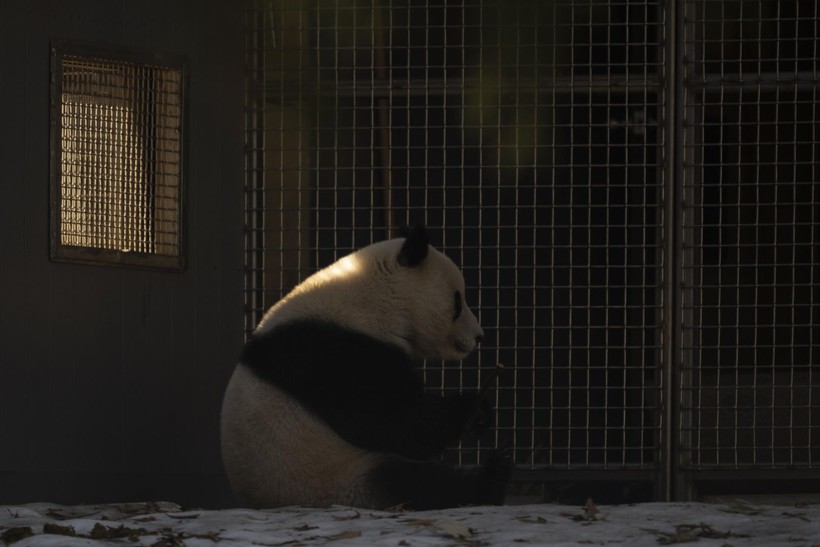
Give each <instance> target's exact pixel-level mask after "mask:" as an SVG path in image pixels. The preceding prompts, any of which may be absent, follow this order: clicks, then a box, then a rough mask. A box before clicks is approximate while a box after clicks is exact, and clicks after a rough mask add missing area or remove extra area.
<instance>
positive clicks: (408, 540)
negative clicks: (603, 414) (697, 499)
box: [0, 500, 820, 547]
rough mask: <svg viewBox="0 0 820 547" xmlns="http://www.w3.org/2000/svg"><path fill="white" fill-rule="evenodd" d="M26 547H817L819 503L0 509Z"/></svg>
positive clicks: (6, 531)
mask: <svg viewBox="0 0 820 547" xmlns="http://www.w3.org/2000/svg"><path fill="white" fill-rule="evenodd" d="M2 541H4V542H6V543H7V544H14V545H15V547H23V546H28V545H54V546H61V547H62V546H66V547H71V546H78V545H94V546H98V545H152V546H156V547H164V546H167V547H171V546H181V545H185V546H209V547H210V546H216V545H218V546H219V547H225V546H235V545H264V546H278V545H292V546H297V545H305V546H312V545H330V546H339V547H341V546H345V545H361V546H365V545H390V546H414V545H418V546H424V545H458V546H464V545H466V546H470V545H503V546H507V545H550V546H554V547H557V546H567V545H573V546H578V545H618V546H644V545H646V546H649V545H651V546H653V547H654V546H657V545H673V544H677V543H690V542H695V541H697V542H698V544H699V545H703V546H708V545H714V546H759V547H777V546H789V547H820V505H800V504H798V505H793V506H767V505H753V504H751V503H749V502H745V501H743V500H736V501H732V502H730V503H728V504H722V505H720V504H703V503H644V504H637V505H612V506H597V507H596V506H595V504H594V503H592V502H588V503H587V505H586V507H570V506H561V505H519V506H506V507H469V508H461V509H449V510H442V511H422V512H385V511H369V510H362V509H351V508H347V507H331V508H327V509H309V508H302V507H288V508H284V509H277V510H265V511H255V510H248V509H229V510H220V511H211V510H186V511H183V510H182V509H181V508H180V507H179V506H177V505H175V504H172V503H165V502H161V503H129V504H115V505H81V506H62V505H54V504H48V503H36V504H28V505H21V506H0V542H2Z"/></svg>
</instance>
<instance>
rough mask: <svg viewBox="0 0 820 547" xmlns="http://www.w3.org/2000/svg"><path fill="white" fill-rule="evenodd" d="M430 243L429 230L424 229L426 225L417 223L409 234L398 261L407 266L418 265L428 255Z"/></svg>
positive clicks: (397, 258)
mask: <svg viewBox="0 0 820 547" xmlns="http://www.w3.org/2000/svg"><path fill="white" fill-rule="evenodd" d="M429 245H430V236H428V235H427V230H425V229H424V225H422V224H417V225H416V226H414V227H413V229H412V230H411V231H410V233H409V234H407V237H406V238H405V240H404V244H403V245H402V246H401V250H400V251H399V256H398V257H396V261H397V262H398V263H399V265H401V266H404V267H406V268H411V267H413V266H418V265H419V264H421V262H422V261H423V260H424V259H425V257H426V256H427V248H428V246H429Z"/></svg>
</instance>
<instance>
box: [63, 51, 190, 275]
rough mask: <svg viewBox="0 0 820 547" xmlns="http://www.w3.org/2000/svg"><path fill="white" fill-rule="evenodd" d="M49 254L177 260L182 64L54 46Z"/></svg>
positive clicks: (173, 264)
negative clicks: (50, 239) (50, 240)
mask: <svg viewBox="0 0 820 547" xmlns="http://www.w3.org/2000/svg"><path fill="white" fill-rule="evenodd" d="M52 86H53V88H52V119H51V123H52V162H53V163H52V198H51V199H52V203H51V209H52V211H51V218H52V243H51V249H52V257H53V258H55V259H65V260H77V261H91V262H112V263H120V264H133V265H144V266H153V267H168V268H181V267H182V266H183V264H184V261H183V253H182V181H183V146H182V145H183V140H182V138H183V111H184V108H183V97H184V74H183V67H182V64H181V63H167V62H165V60H164V59H163V61H159V60H158V59H152V58H145V57H140V58H136V57H133V56H131V57H128V56H124V55H121V54H119V53H116V52H115V53H111V52H104V53H103V52H99V51H89V50H88V49H87V48H80V47H77V46H67V45H55V46H54V48H53V50H52Z"/></svg>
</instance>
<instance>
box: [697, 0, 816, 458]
mask: <svg viewBox="0 0 820 547" xmlns="http://www.w3.org/2000/svg"><path fill="white" fill-rule="evenodd" d="M684 4H685V6H684V9H685V16H686V17H685V20H686V30H685V42H684V48H685V52H686V62H685V64H684V69H685V81H686V86H685V88H684V108H685V122H684V123H685V126H686V129H685V132H684V143H683V145H684V150H685V152H684V153H685V156H686V168H685V173H684V177H683V184H684V190H683V191H684V204H683V224H684V226H683V246H684V253H683V264H682V272H683V281H684V304H683V310H682V311H683V318H684V323H683V329H682V336H683V348H682V349H683V354H682V362H683V365H684V372H685V377H686V381H685V382H684V385H683V386H682V388H683V398H682V401H683V404H684V408H683V413H682V418H683V423H682V427H681V432H682V439H683V443H684V446H685V448H686V451H685V453H684V454H683V462H682V463H683V465H684V467H685V468H687V469H691V470H708V469H732V470H737V469H744V468H746V469H760V468H769V469H778V468H779V469H785V468H790V469H794V468H804V469H805V468H809V469H817V468H818V465H820V405H819V404H818V403H819V402H820V374H818V370H817V362H818V353H817V344H818V341H820V329H818V318H820V315H819V314H820V306H819V305H820V294H818V291H817V289H816V288H815V287H816V285H817V284H818V281H820V261H819V259H820V252H819V251H820V250H819V249H818V235H820V232H818V220H820V202H818V196H820V194H818V192H819V191H820V188H818V180H819V179H818V171H817V162H818V157H820V140H818V139H819V138H820V118H819V117H818V111H817V104H818V84H820V80H818V72H817V71H818V63H817V50H818V6H817V3H816V2H808V1H798V2H761V3H753V2H739V1H737V2H718V3H709V2H695V1H687V2H685V3H684Z"/></svg>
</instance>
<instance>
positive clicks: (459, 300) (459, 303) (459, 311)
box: [453, 291, 461, 321]
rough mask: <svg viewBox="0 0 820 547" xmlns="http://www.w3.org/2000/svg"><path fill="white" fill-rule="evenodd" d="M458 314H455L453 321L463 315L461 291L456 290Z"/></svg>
mask: <svg viewBox="0 0 820 547" xmlns="http://www.w3.org/2000/svg"><path fill="white" fill-rule="evenodd" d="M454 296H455V301H456V314H455V315H454V316H453V321H455V320H456V319H458V318H459V317H460V316H461V291H456V292H455V295H454Z"/></svg>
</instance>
